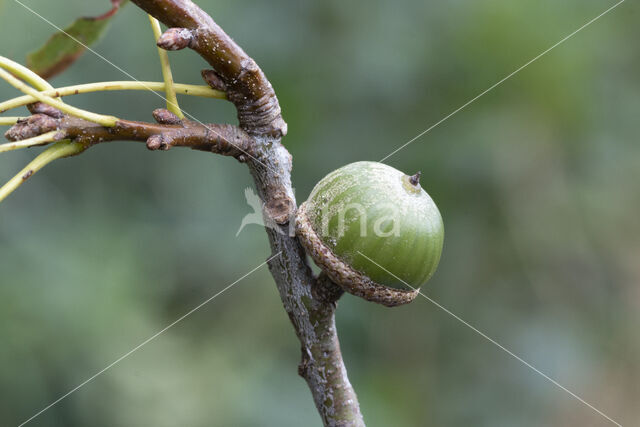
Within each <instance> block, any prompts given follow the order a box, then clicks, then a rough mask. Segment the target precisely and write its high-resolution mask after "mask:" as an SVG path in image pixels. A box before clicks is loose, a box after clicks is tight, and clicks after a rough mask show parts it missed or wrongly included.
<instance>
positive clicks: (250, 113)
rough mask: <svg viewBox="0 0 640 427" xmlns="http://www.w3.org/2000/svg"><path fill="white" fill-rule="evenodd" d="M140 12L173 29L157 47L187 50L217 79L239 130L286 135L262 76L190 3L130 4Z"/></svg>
mask: <svg viewBox="0 0 640 427" xmlns="http://www.w3.org/2000/svg"><path fill="white" fill-rule="evenodd" d="M133 2H134V3H135V4H137V5H138V6H139V7H140V8H142V9H143V10H144V11H146V12H147V13H148V14H150V15H153V16H154V17H155V18H156V19H158V20H159V21H161V22H162V23H164V24H165V25H167V26H168V27H172V28H170V29H169V30H168V33H166V35H165V36H163V37H161V38H160V40H159V43H158V45H159V46H160V47H163V48H167V49H182V48H185V47H189V48H191V49H193V50H195V51H196V52H198V53H199V54H200V56H202V57H203V58H204V59H205V60H206V61H207V62H208V63H209V64H210V65H211V66H212V67H213V69H214V70H215V72H216V73H217V74H218V75H219V76H220V78H221V79H222V81H223V82H224V84H225V86H226V88H227V95H228V97H229V100H230V101H231V102H233V103H234V105H235V106H236V109H237V111H238V120H239V122H240V127H242V128H243V129H244V130H246V131H247V132H249V133H250V134H253V135H269V136H273V137H277V138H280V137H282V136H284V135H285V134H286V133H287V124H286V123H285V121H284V120H283V119H282V115H281V113H280V104H279V103H278V98H277V97H276V94H275V92H274V90H273V88H272V87H271V83H269V81H268V80H267V78H266V77H265V75H264V73H263V72H262V70H261V69H260V67H258V65H257V64H256V62H255V61H254V60H253V59H252V58H251V57H249V55H247V54H246V53H245V52H244V51H243V50H242V49H241V48H240V46H238V45H237V44H236V43H235V42H234V41H233V40H231V38H230V37H229V36H228V35H227V34H226V33H225V32H224V31H222V28H220V27H219V26H218V25H217V24H216V23H215V22H214V21H213V19H211V17H210V16H209V15H208V14H207V13H205V12H204V11H203V10H202V9H200V8H199V7H198V6H197V5H195V4H194V3H193V2H192V1H190V0H133Z"/></svg>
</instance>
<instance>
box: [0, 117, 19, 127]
mask: <svg viewBox="0 0 640 427" xmlns="http://www.w3.org/2000/svg"><path fill="white" fill-rule="evenodd" d="M23 118H24V117H0V126H13V125H15V124H16V123H18V120H20V119H23Z"/></svg>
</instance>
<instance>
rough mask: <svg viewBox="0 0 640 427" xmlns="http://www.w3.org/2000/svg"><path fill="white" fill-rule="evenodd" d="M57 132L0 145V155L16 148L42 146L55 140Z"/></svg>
mask: <svg viewBox="0 0 640 427" xmlns="http://www.w3.org/2000/svg"><path fill="white" fill-rule="evenodd" d="M57 134H58V131H57V130H53V131H51V132H47V133H43V134H42V135H38V136H34V137H33V138H27V139H23V140H21V141H14V142H8V143H6V144H0V153H4V152H5V151H11V150H17V149H18V148H26V147H34V146H36V145H44V144H48V143H50V142H53V141H55V140H56V135H57Z"/></svg>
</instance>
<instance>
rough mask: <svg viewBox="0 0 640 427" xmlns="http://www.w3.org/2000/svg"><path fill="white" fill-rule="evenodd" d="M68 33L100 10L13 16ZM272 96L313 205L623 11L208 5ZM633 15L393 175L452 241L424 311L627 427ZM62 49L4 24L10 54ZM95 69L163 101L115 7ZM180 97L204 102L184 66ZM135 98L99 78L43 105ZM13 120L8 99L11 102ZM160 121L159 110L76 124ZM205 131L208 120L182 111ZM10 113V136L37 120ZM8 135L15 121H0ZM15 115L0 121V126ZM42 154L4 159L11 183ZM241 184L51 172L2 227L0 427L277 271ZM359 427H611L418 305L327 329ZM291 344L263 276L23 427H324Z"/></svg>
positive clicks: (204, 159) (478, 3) (637, 195)
mask: <svg viewBox="0 0 640 427" xmlns="http://www.w3.org/2000/svg"><path fill="white" fill-rule="evenodd" d="M22 1H24V3H25V4H27V5H29V6H30V7H32V8H33V9H34V10H36V11H37V12H38V13H40V14H42V15H43V16H45V17H47V19H50V20H51V21H52V22H54V23H56V24H57V25H60V26H65V25H67V24H69V23H70V22H71V21H72V19H73V18H74V17H76V16H79V15H95V14H97V13H100V12H103V11H105V10H106V9H107V7H108V2H107V1H106V0H104V1H102V0H101V1H97V0H96V1H91V2H86V1H81V0H65V1H62V2H52V1H45V0H37V1H36V0H29V1H27V0H22ZM198 3H199V4H200V5H201V6H202V7H203V8H204V9H205V10H207V11H208V12H210V13H211V14H212V15H213V16H214V18H215V19H216V20H217V21H218V23H219V24H221V25H222V26H223V28H225V29H226V31H227V32H228V33H229V34H231V35H232V36H233V37H234V38H235V40H236V41H237V42H239V43H240V45H241V46H243V47H244V48H245V50H246V51H247V52H249V54H251V55H252V56H253V57H254V58H255V59H256V61H257V62H258V63H259V64H260V65H261V67H262V68H263V69H264V71H265V72H266V74H267V76H268V77H269V78H270V80H271V81H272V83H273V86H274V87H275V89H276V91H277V93H278V95H279V98H280V101H281V104H282V109H283V112H284V117H285V119H286V120H287V122H288V123H289V134H288V135H287V137H286V139H285V140H284V143H285V144H286V146H287V147H288V148H289V150H290V151H291V153H292V154H293V157H294V169H293V178H294V183H295V187H296V191H297V195H298V198H299V199H300V200H302V199H304V198H305V197H306V196H307V195H308V193H309V192H310V190H311V188H312V187H313V185H314V184H315V183H316V182H317V181H318V180H319V179H320V178H322V177H323V176H324V175H325V174H326V173H328V172H329V171H331V170H334V169H335V168H337V167H339V166H342V165H344V164H346V163H349V162H353V161H357V160H380V159H381V158H383V157H384V156H386V155H387V154H388V153H390V152H391V151H393V150H395V149H396V148H397V147H399V146H400V145H402V144H403V143H405V142H406V141H408V140H409V139H411V138H413V137H414V136H416V135H417V134H418V133H420V132H421V131H423V130H424V129H426V128H427V127H429V126H430V125H432V124H433V123H435V122H437V121H438V120H440V119H441V118H442V117H444V116H445V115H447V114H448V113H450V112H451V111H453V110H455V109H456V108H458V107H459V106H460V105H462V104H463V103H465V102H466V101H468V100H469V99H471V98H473V97H474V96H476V95H477V94H479V93H480V92H482V91H483V90H485V89H486V88H488V87H489V86H490V85H492V84H493V83H495V82H497V81H498V80H500V79H501V78H503V77H504V76H505V75H507V74H508V73H510V72H512V71H513V70H515V69H516V68H517V67H519V66H520V65H522V64H524V63H525V62H527V61H528V60H530V59H531V58H533V57H534V56H536V55H538V54H539V53H540V52H542V51H543V50H545V49H546V48H548V47H549V46H551V45H553V44H554V43H556V42H557V41H559V40H560V39H562V38H563V37H565V36H566V35H568V34H569V33H571V32H572V31H574V30H575V29H577V28H578V27H580V26H581V25H583V24H584V23H585V22H587V21H588V20H590V19H592V18H593V17H595V16H597V15H598V14H599V13H601V12H602V11H604V10H605V9H606V8H608V7H609V6H611V5H613V4H614V2H613V1H602V0H598V1H595V0H571V1H563V2H558V1H555V0H541V1H536V2H514V1H512V0H455V1H448V2H435V1H421V0H396V1H388V0H385V1H381V0H375V1H371V0H366V1H365V0H355V1H349V2H345V1H339V0H323V1H317V0H270V1H265V0H243V1H231V0H217V1H209V0H201V1H199V2H198ZM639 12H640V5H638V3H637V2H631V1H628V2H625V3H623V4H622V5H621V6H619V7H618V8H617V9H616V10H614V11H613V12H611V13H610V14H608V15H607V16H605V17H603V18H602V19H601V20H599V21H597V22H595V23H594V24H593V25H591V26H590V27H588V28H587V29H585V30H584V31H582V32H580V33H579V34H577V35H576V36H574V37H573V38H571V39H569V40H568V41H567V42H565V43H564V44H562V45H561V46H559V47H557V48H556V49H555V50H553V51H552V52H550V53H549V54H547V55H546V56H544V57H542V58H541V59H539V60H538V61H537V62H535V63H533V64H532V65H530V66H529V67H527V68H526V69H524V70H523V71H522V72H520V73H519V74H517V75H516V76H514V77H513V78H511V79H510V80H508V81H506V82H505V83H504V84H502V85H500V86H499V87H497V88H496V89H495V90H493V91H491V92H490V93H488V94H487V95H485V96H483V97H482V98H480V99H479V100H477V101H476V102H475V103H473V104H472V105H470V106H469V107H467V108H466V109H464V110H463V111H461V112H460V113H458V114H457V115H455V116H453V117H452V118H450V119H449V120H447V121H445V122H444V123H442V124H441V125H439V126H438V127H436V128H435V129H433V130H432V131H430V132H429V133H427V134H426V135H424V136H423V137H421V138H420V139H418V140H417V141H415V142H414V143H412V144H410V145H409V146H408V147H406V148H405V149H403V150H401V151H399V152H398V153H397V154H395V155H394V156H392V157H391V158H389V159H388V160H387V161H386V162H387V163H388V164H390V165H392V166H394V167H396V168H398V169H401V170H403V171H406V172H415V171H416V170H421V171H422V173H423V179H422V182H423V185H424V187H425V188H426V189H427V191H428V192H429V193H430V194H431V195H432V197H433V198H434V199H435V201H436V202H437V203H438V205H439V207H440V210H441V212H442V214H443V217H444V220H445V226H446V241H445V248H444V253H443V257H442V262H441V265H440V267H439V270H438V272H437V274H436V275H435V277H434V278H433V279H432V280H431V281H430V283H429V284H428V285H427V286H426V287H425V288H424V291H425V293H426V294H427V295H429V296H430V297H431V298H433V299H434V300H436V301H438V302H439V303H440V304H442V305H443V306H445V307H447V308H448V309H449V310H451V311H452V312H453V313H455V314H457V315H458V316H460V317H461V318H463V319H464V320H466V321H468V322H469V323H470V324H472V325H474V326H475V327H477V328H478V329H479V330H481V331H483V332H485V333H486V334H488V335H489V336H491V337H492V338H494V339H495V340H497V341H498V342H500V343H501V344H502V345H504V346H505V347H507V348H508V349H510V350H512V351H513V352H515V353H516V354H518V355H520V356H521V357H523V358H524V359H525V360H527V361H528V362H530V363H532V364H533V365H534V366H536V367H537V368H539V369H540V370H541V371H543V372H545V373H547V374H548V375H549V376H550V377H552V378H554V379H555V380H557V381H558V382H559V383H561V384H563V385H564V386H566V387H567V388H568V389H570V390H572V391H574V392H575V393H577V394H578V395H580V396H582V397H583V398H584V399H585V400H586V401H588V402H590V403H591V404H593V405H594V406H595V407H597V408H599V409H600V410H602V411H603V412H605V413H606V414H608V415H609V416H611V417H612V418H614V419H615V420H617V421H618V422H620V423H622V424H624V425H637V422H638V420H639V419H640V407H639V406H638V405H637V403H638V402H639V401H640V387H639V384H640V334H639V332H638V329H639V326H640V314H639V313H640V311H639V308H640V289H639V287H638V283H639V281H640V217H639V213H638V212H639V211H640V191H639V188H638V183H639V182H640V145H639V144H638V131H639V128H638V118H639V116H638V114H639V113H640V78H639V76H640V53H639V52H640V51H639V50H638V47H637V43H635V41H636V40H638V39H639V38H640V27H639V26H638V25H637V22H638V18H639ZM52 32H53V28H51V27H50V26H49V25H47V24H46V23H44V22H43V21H41V20H40V19H39V18H38V17H36V16H34V15H33V14H31V13H30V12H28V11H27V10H25V9H24V8H22V7H21V6H20V5H18V4H17V3H16V2H14V1H13V0H4V2H0V40H2V42H1V43H0V53H1V54H2V55H5V56H8V57H11V58H13V59H16V60H18V61H20V62H23V63H24V59H25V54H26V52H28V51H31V50H33V49H35V48H37V47H39V46H40V45H41V44H42V43H43V42H44V41H45V40H46V39H47V37H48V36H49V35H50V34H51V33H52ZM96 49H97V51H98V52H100V53H101V54H102V55H104V56H105V57H107V58H109V59H110V60H111V61H113V62H114V63H115V64H117V65H119V66H121V67H122V68H124V69H126V70H127V71H129V72H130V73H131V74H133V75H134V76H135V77H136V78H138V79H143V80H145V79H146V80H161V74H160V70H159V67H158V59H157V56H156V50H155V48H154V46H153V42H152V37H151V33H150V28H149V25H148V21H147V19H146V16H145V15H144V14H143V13H142V12H141V11H139V10H138V9H137V8H136V7H134V6H132V5H128V6H127V7H126V8H125V9H124V10H123V11H122V13H120V14H119V15H118V16H117V17H116V18H115V20H114V22H113V26H112V27H111V29H110V31H109V32H108V33H107V35H106V37H104V38H103V39H102V40H101V41H100V42H99V43H98V44H97V45H96ZM171 59H172V61H173V67H174V76H175V79H176V81H178V82H184V83H200V78H199V71H200V69H201V68H203V67H204V66H205V64H204V63H203V61H202V60H201V59H200V58H199V57H197V56H196V55H195V54H193V53H192V52H187V51H185V52H179V53H172V54H171ZM122 79H126V77H125V76H123V75H122V74H121V73H120V72H119V71H117V70H116V69H114V68H113V67H111V66H110V65H108V64H106V63H105V62H103V61H102V60H101V59H99V58H97V57H96V56H94V55H92V54H86V55H85V56H84V57H82V58H81V59H80V60H79V61H78V62H77V63H76V64H75V65H74V66H73V67H72V68H71V69H69V70H68V71H67V72H66V73H64V74H62V75H60V76H58V77H56V78H55V79H53V84H54V85H57V86H62V85H68V84H73V83H84V82H90V81H104V80H122ZM15 95H17V93H16V92H15V91H14V90H13V89H12V88H9V87H8V86H7V85H6V84H2V85H0V98H1V99H8V98H10V97H13V96H15ZM67 100H68V102H72V103H73V104H74V105H77V106H80V107H84V108H88V109H91V110H94V111H97V112H101V113H109V114H116V115H119V116H121V117H126V118H130V119H142V120H149V119H150V118H151V117H150V112H151V111H152V110H153V109H154V108H158V107H161V106H162V100H160V99H159V98H158V97H156V96H155V95H153V94H151V93H143V92H128V93H123V92H120V93H106V94H104V93H103V94H96V95H81V96H76V97H73V98H68V99H67ZM180 102H181V105H182V107H183V108H184V109H185V110H186V111H188V112H190V113H191V114H193V115H195V116H196V117H197V118H198V119H200V120H202V121H205V122H207V121H209V122H215V121H219V122H225V121H230V122H235V115H234V111H233V109H232V107H231V105H230V104H227V103H225V102H224V101H217V100H207V99H195V98H185V97H182V98H181V99H180ZM25 112H26V110H23V111H21V112H20V114H25ZM13 113H14V114H15V112H13ZM9 114H12V113H9ZM37 151H40V150H39V149H32V150H23V151H20V152H11V153H6V154H3V155H2V157H0V180H2V181H6V180H8V179H9V178H10V177H11V176H13V175H14V174H15V173H17V171H19V170H20V169H21V168H22V167H23V166H24V164H26V162H27V161H28V160H29V159H31V158H32V157H33V156H34V155H35V153H36V152H37ZM250 186H251V181H250V178H249V176H248V174H247V172H246V170H245V168H243V167H242V166H241V165H239V164H237V162H235V161H233V160H232V159H229V158H222V157H218V156H213V155H206V154H204V153H201V152H195V151H189V150H185V149H174V150H171V151H169V152H148V151H147V150H146V148H145V147H144V144H140V143H127V142H120V143H112V144H105V145H102V146H97V147H95V148H92V149H91V150H89V151H88V152H86V153H84V154H82V156H80V157H76V158H72V159H66V160H61V161H58V162H56V163H53V164H52V165H50V166H48V167H47V168H45V169H44V170H43V171H42V172H40V173H38V174H37V175H36V176H35V177H34V178H32V179H31V180H29V182H28V183H27V184H26V185H24V186H23V187H22V188H20V189H19V190H18V191H17V192H16V193H14V194H13V195H11V196H10V197H9V198H8V199H7V200H6V201H5V202H3V203H2V204H1V205H0V396H1V398H0V424H1V425H7V426H8V425H17V424H19V423H20V422H22V421H24V420H25V419H27V418H28V417H30V416H31V415H33V414H34V413H35V412H37V411H38V410H40V409H42V408H43V407H45V406H46V405H47V404H49V403H50V402H52V401H54V400H55V399H57V398H58V397H60V396H61V395H63V394H64V393H66V392H67V391H69V390H70V389H72V388H73V387H75V386H76V385H78V384H79V383H81V382H82V381H84V380H85V379H87V378H88V377H90V376H91V375H92V374H94V373H95V372H97V371H99V370H100V369H102V368H103V367H105V366H107V365H108V364H109V363H111V362H112V361H114V360H115V359H117V358H118V357H119V356H121V355H122V354H124V353H126V352H127V351H129V350H130V349H132V348H133V347H135V346H136V345H138V344H139V343H140V342H142V341H143V340H145V339H146V338H147V337H149V336H151V335H153V334H154V333H156V332H157V331H159V330H160V329H162V328H163V327H165V326H166V325H167V324H169V323H171V322H172V321H173V320H175V319H176V318H178V317H179V316H181V315H182V314H184V313H185V312H187V311H188V310H190V309H191V308H192V307H194V306H196V305H198V304H199V303H201V302H202V301H203V300H205V299H206V298H208V297H209V296H211V295H213V294H215V293H216V292H218V291H220V290H221V289H223V288H224V287H225V286H227V285H228V284H230V283H232V282H233V281H235V280H236V279H237V278H238V277H240V276H242V275H244V274H245V273H247V272H248V271H250V270H251V269H253V268H254V267H256V266H257V265H258V264H260V263H261V262H262V261H264V260H265V259H266V258H267V257H268V256H269V249H268V246H267V243H266V238H265V235H264V231H263V230H262V229H261V228H260V227H258V226H253V225H252V226H248V227H247V228H245V229H244V230H243V231H242V233H240V235H239V236H237V237H236V232H237V230H238V227H239V225H240V221H241V218H242V217H243V216H244V215H245V214H247V213H249V212H251V209H250V208H249V207H248V206H247V205H246V202H245V198H244V189H245V188H246V187H250ZM337 318H338V328H339V335H340V338H341V342H342V348H343V353H344V358H345V361H346V364H347V367H348V370H349V374H350V378H351V381H352V383H353V384H354V386H355V388H356V390H357V392H358V396H359V398H360V403H361V407H362V411H363V413H364V416H365V420H366V421H367V423H368V425H369V426H374V427H375V426H385V427H386V426H471V425H473V426H543V425H544V426H600V425H611V424H610V423H609V422H608V421H607V420H606V419H605V418H603V417H602V416H600V415H598V414H597V413H596V412H594V411H593V410H592V409H590V408H588V407H587V406H585V405H583V404H582V403H580V402H579V401H577V400H576V399H575V398H573V397H571V396H570V395H569V394H567V393H566V392H564V391H562V390H560V389H559V388H557V387H556V386H554V385H553V384H551V383H550V382H549V381H547V380H546V379H544V378H542V377H541V376H540V375H538V374H536V373H535V372H533V371H532V370H531V369H529V368H527V367H526V366H524V365H523V364H522V363H520V362H519V361H517V360H515V359H514V358H512V357H511V356H509V355H508V354H506V353H505V352H503V351H502V350H500V349H499V348H497V347H496V346H494V345H493V344H491V343H490V342H488V341H487V340H486V339H484V338H483V337H481V336H480V335H478V334H477V333H475V332H474V331H472V330H471V329H469V328H467V327H466V326H464V325H463V324H461V323H460V322H458V321H457V320H456V319H454V318H453V317H451V316H450V315H449V314H447V313H445V312H444V311H442V310H441V309H439V308H437V307H436V306H434V305H433V304H431V303H429V302H428V301H427V300H425V299H418V300H416V301H415V302H414V303H412V304H410V305H408V306H405V307H400V308H395V309H385V308H383V307H380V306H376V305H373V304H370V303H366V302H364V301H361V300H359V299H356V298H355V297H352V296H346V297H344V298H343V299H342V300H341V301H340V306H339V310H338V314H337ZM299 357H300V354H299V345H298V343H297V340H296V338H295V335H294V332H293V329H292V328H291V326H290V324H289V320H288V318H287V316H286V314H285V312H284V310H283V308H282V305H281V303H280V301H279V298H278V294H277V291H276V288H275V286H274V283H273V281H272V279H271V278H270V276H269V273H268V271H267V269H266V268H264V267H263V268H261V269H259V270H258V271H256V272H255V273H254V274H252V275H251V276H249V277H248V278H246V279H244V280H242V281H241V282H240V283H238V284H237V285H236V286H235V287H233V288H232V289H231V290H229V291H228V292H226V293H224V294H223V295H221V296H220V297H218V298H216V299H215V300H214V301H212V302H211V303H210V304H208V305H207V306H205V307H203V308H202V309H201V310H199V311H197V312H196V313H194V314H193V315H192V316H190V317H188V318H187V319H185V320H184V321H182V322H181V323H179V324H178V325H176V326H175V327H174V328H172V329H170V330H169V331H167V332H166V333H164V334H162V335H161V336H160V337H158V338H157V339H155V340H154V341H152V342H151V343H149V344H148V345H146V346H144V347H143V348H141V349H140V350H139V351H136V352H135V353H134V354H132V355H131V356H130V357H128V358H126V359H125V360H124V361H122V362H121V363H119V364H118V365H116V366H114V367H113V368H111V369H109V370H108V371H107V372H105V373H104V374H103V375H101V376H99V377H98V378H96V379H95V380H94V381H92V382H90V383H89V384H87V385H86V386H84V387H82V388H81V389H80V390H78V391H77V392H75V393H73V394H72V395H70V396H69V397H68V398H66V399H64V400H63V401H61V402H60V403H58V404H57V405H55V406H54V407H52V408H51V409H49V410H48V411H46V412H45V413H43V414H42V415H41V416H39V417H38V418H37V419H35V420H34V421H33V422H32V423H31V425H34V426H35V425H37V426H86V425H92V426H149V425H153V426H205V425H206V426H258V425H259V426H318V425H320V419H319V417H318V415H317V414H316V410H315V408H314V405H313V402H312V399H311V395H310V393H309V391H308V389H307V386H306V384H305V383H304V381H303V380H302V379H301V378H299V377H298V376H297V373H296V367H297V363H298V361H299Z"/></svg>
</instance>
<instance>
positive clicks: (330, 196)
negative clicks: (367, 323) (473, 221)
mask: <svg viewBox="0 0 640 427" xmlns="http://www.w3.org/2000/svg"><path fill="white" fill-rule="evenodd" d="M419 181H420V173H417V174H416V175H413V176H408V175H405V174H404V173H402V172H400V171H399V170H397V169H395V168H392V167H391V166H387V165H385V164H382V163H376V162H356V163H351V164H349V165H346V166H344V167H341V168H340V169H337V170H335V171H333V172H331V173H330V174H329V175H327V176H326V177H324V178H323V179H322V180H321V181H320V182H318V184H317V185H316V186H315V187H314V189H313V191H312V192H311V195H310V196H309V199H308V200H307V201H306V202H304V203H303V204H302V205H301V206H300V208H299V209H298V213H297V215H296V234H297V236H298V238H299V239H300V241H301V242H302V244H303V246H304V247H305V249H306V250H307V252H308V253H309V255H310V256H311V257H312V258H313V260H314V261H315V262H316V264H318V266H320V268H322V269H323V270H324V271H325V272H326V273H327V274H328V275H329V277H330V278H331V279H332V280H333V281H334V282H335V283H336V284H338V285H340V286H341V287H342V288H343V289H344V290H345V291H347V292H350V293H352V294H354V295H357V296H360V297H363V298H365V299H367V300H369V301H374V302H377V303H380V304H383V305H386V306H389V307H391V306H396V305H400V304H406V303H408V302H411V301H412V300H413V299H414V298H415V297H416V295H417V294H418V289H419V288H420V286H422V285H424V284H425V283H426V282H427V281H428V280H429V279H430V278H431V276H432V275H433V273H434V272H435V270H436V267H437V266H438V262H439V260H440V255H441V253H442V244H443V239H444V227H443V224H442V217H441V216H440V212H439V211H438V208H437V207H436V205H435V203H434V202H433V200H432V199H431V197H429V195H428V194H427V193H426V192H425V191H424V190H423V189H422V187H420V182H419Z"/></svg>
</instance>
